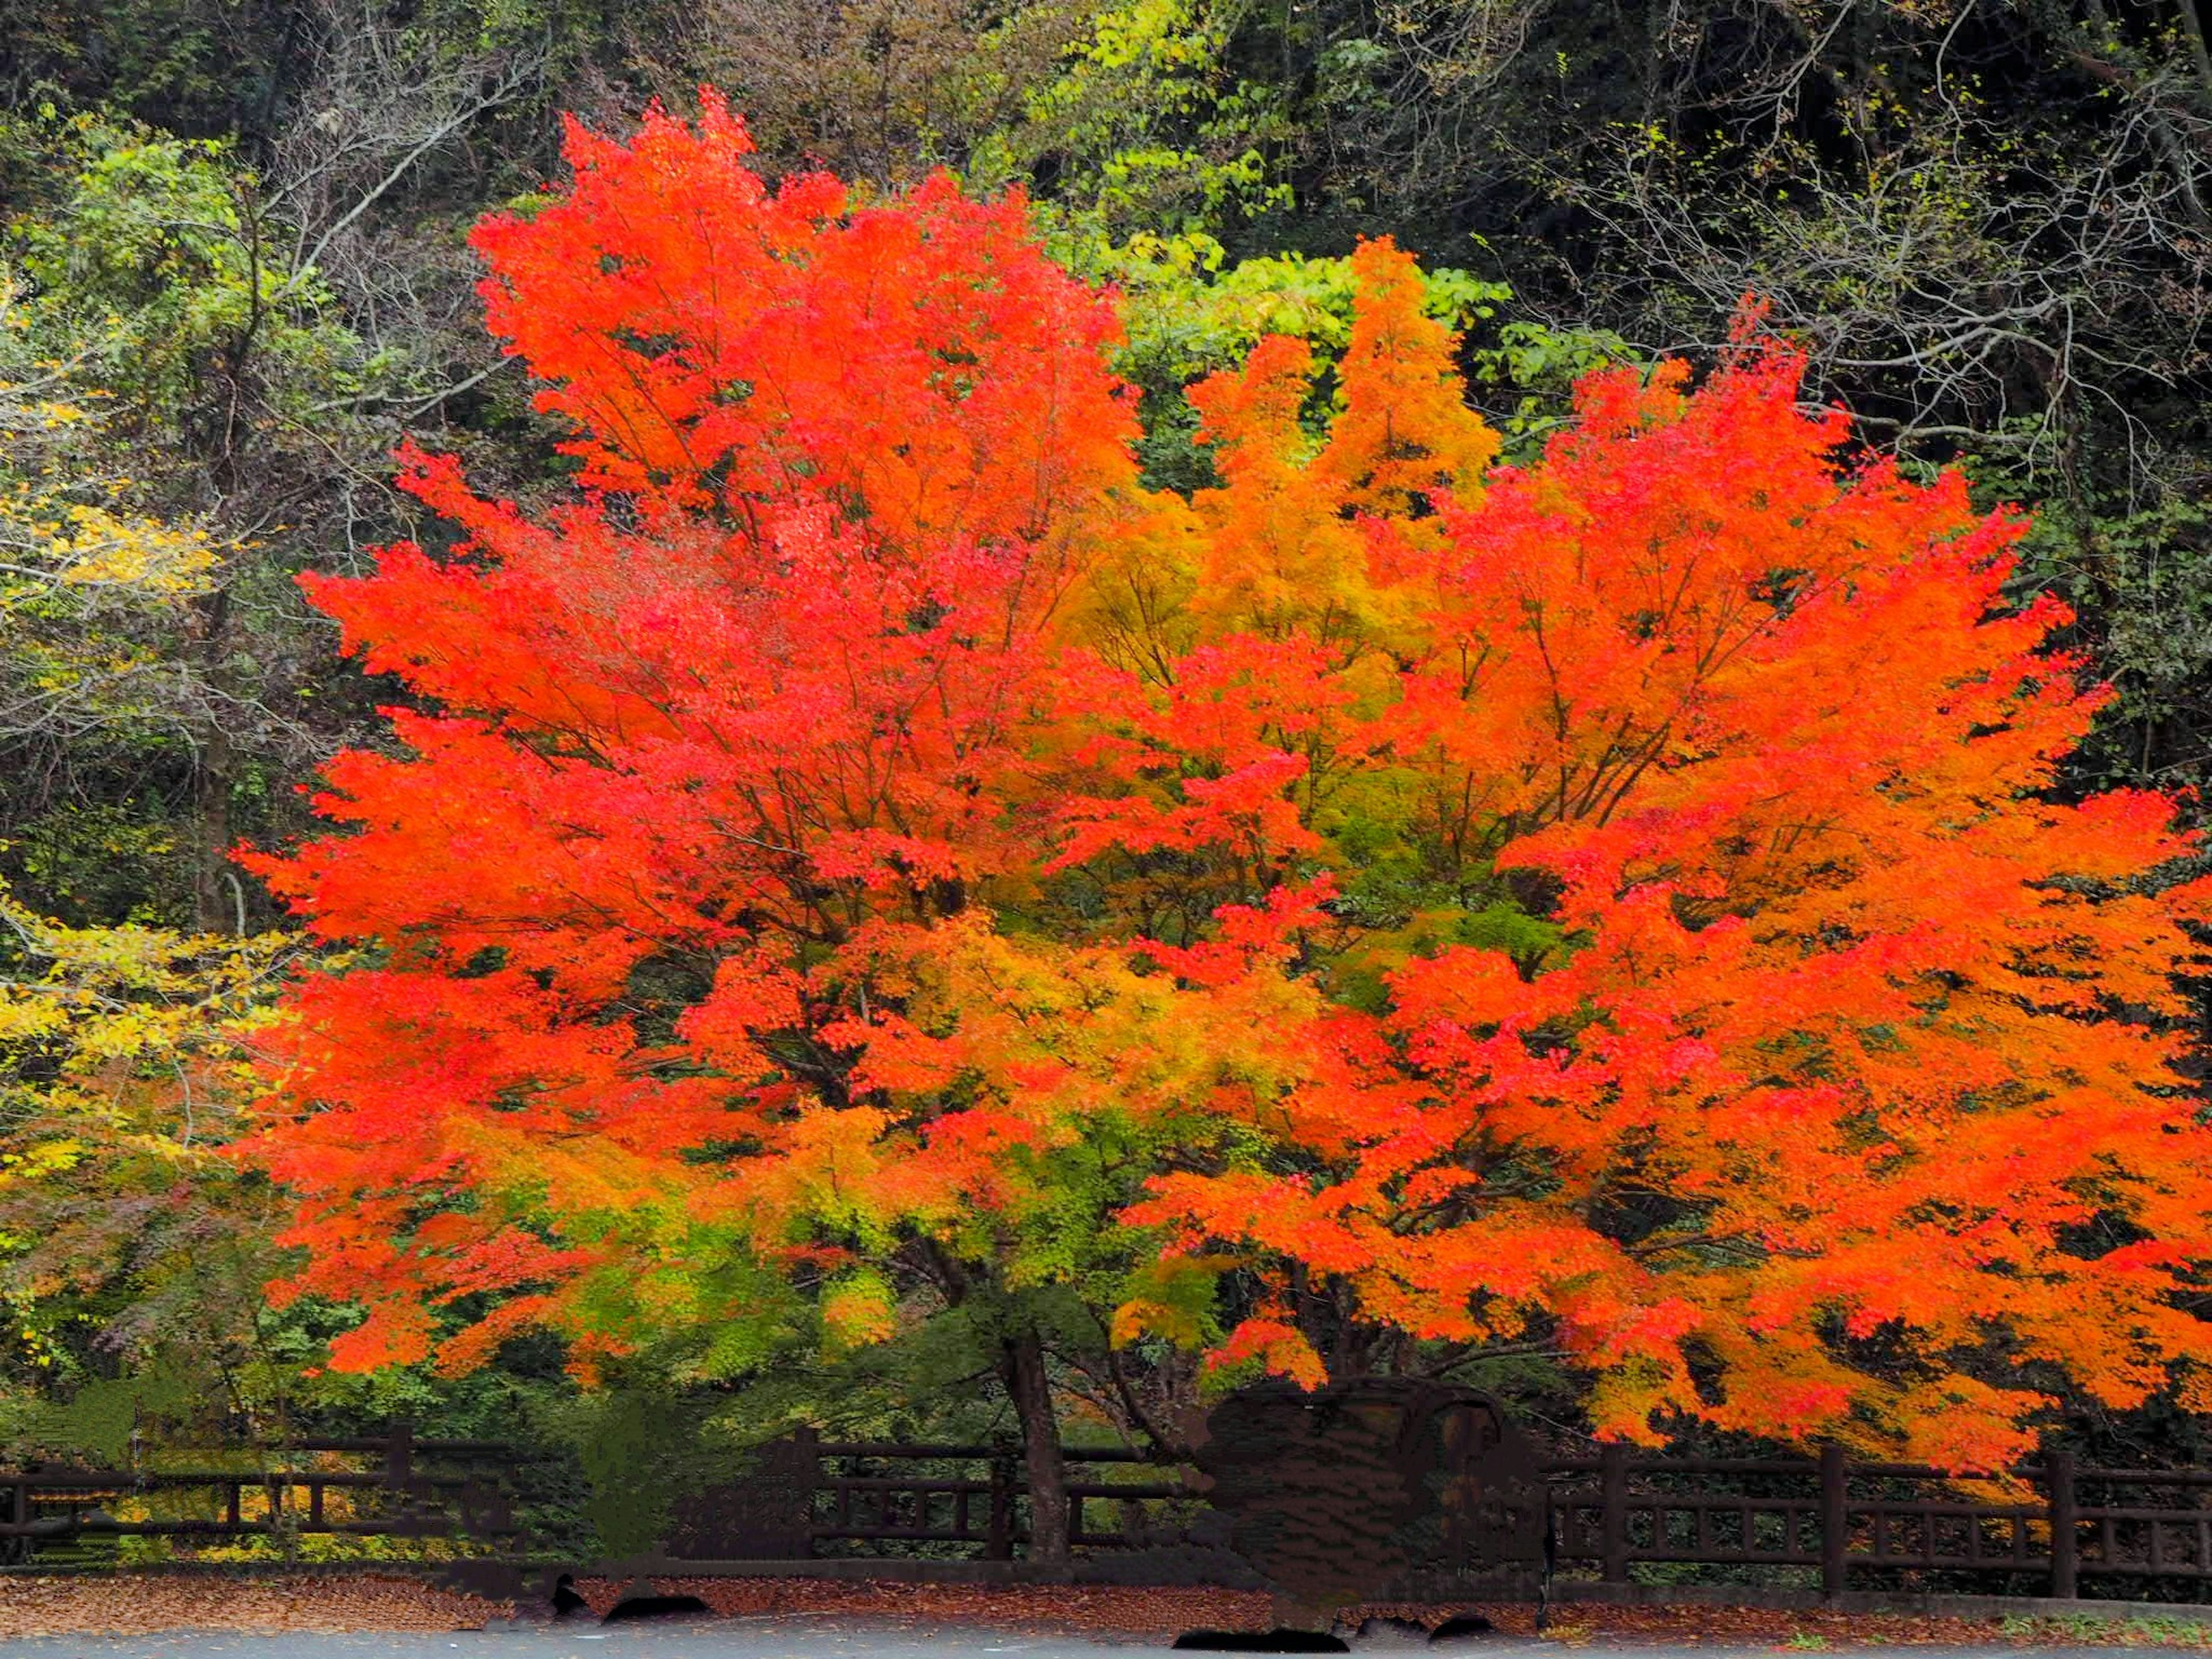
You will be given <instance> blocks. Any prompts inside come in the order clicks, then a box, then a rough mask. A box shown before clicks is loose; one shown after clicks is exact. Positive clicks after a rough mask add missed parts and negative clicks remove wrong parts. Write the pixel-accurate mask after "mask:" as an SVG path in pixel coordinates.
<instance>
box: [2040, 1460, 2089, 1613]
mask: <svg viewBox="0 0 2212 1659" xmlns="http://www.w3.org/2000/svg"><path fill="white" fill-rule="evenodd" d="M2043 1472H2044V1478H2045V1480H2048V1481H2049V1482H2050V1483H2051V1595H2055V1596H2057V1597H2058V1598H2059V1599H2060V1600H2061V1601H2072V1600H2073V1599H2074V1598H2075V1596H2076V1595H2080V1594H2081V1589H2080V1585H2079V1583H2078V1578H2079V1574H2080V1571H2081V1528H2080V1524H2079V1510H2077V1509H2076V1507H2075V1492H2074V1454H2073V1453H2072V1452H2062V1451H2055V1452H2052V1453H2051V1454H2049V1455H2047V1456H2046V1457H2045V1459H2044V1462H2043Z"/></svg>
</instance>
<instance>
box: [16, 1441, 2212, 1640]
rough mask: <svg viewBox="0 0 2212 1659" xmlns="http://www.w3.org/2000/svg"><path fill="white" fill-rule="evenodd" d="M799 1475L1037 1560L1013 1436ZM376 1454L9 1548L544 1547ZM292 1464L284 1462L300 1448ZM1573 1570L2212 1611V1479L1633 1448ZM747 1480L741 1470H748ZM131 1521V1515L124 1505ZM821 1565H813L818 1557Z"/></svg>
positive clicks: (420, 1468) (1103, 1460)
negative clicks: (373, 1543) (251, 1544)
mask: <svg viewBox="0 0 2212 1659" xmlns="http://www.w3.org/2000/svg"><path fill="white" fill-rule="evenodd" d="M782 1449H783V1452H784V1453H785V1455H786V1461H785V1463H784V1465H783V1466H782V1467H783V1468H785V1469H786V1470H787V1471H790V1472H792V1473H793V1474H794V1475H795V1479H794V1480H792V1482H791V1484H792V1485H793V1486H795V1487H796V1491H795V1492H793V1493H791V1494H790V1496H791V1497H793V1498H795V1500H796V1510H795V1511H794V1515H793V1518H794V1520H795V1522H796V1524H795V1525H794V1526H793V1527H792V1528H790V1530H789V1532H788V1534H787V1536H788V1537H789V1539H790V1543H789V1547H788V1548H787V1550H781V1551H778V1552H776V1553H778V1554H779V1555H780V1556H782V1555H787V1556H788V1557H789V1558H790V1559H793V1561H794V1564H795V1563H796V1561H798V1560H802V1559H818V1558H821V1557H824V1556H831V1555H854V1554H860V1555H864V1556H865V1555H873V1556H890V1555H907V1556H912V1555H915V1554H926V1555H927V1554H935V1555H943V1554H946V1553H959V1554H963V1555H966V1556H968V1557H969V1558H970V1559H982V1560H986V1561H1012V1560H1014V1559H1018V1558H1019V1557H1020V1556H1021V1555H1022V1554H1023V1553H1024V1545H1025V1544H1026V1541H1027V1537H1028V1532H1029V1526H1028V1491H1027V1482H1026V1480H1025V1479H1024V1470H1023V1465H1022V1462H1021V1459H1020V1457H1019V1455H1018V1452H1017V1451H1016V1450H1015V1449H1013V1448H1012V1447H1011V1446H1009V1445H1006V1444H1003V1443H1002V1444H998V1445H927V1444H914V1443H890V1442H883V1443H869V1442H834V1441H824V1440H821V1439H819V1438H817V1437H815V1436H813V1435H812V1434H811V1433H808V1432H805V1431H802V1432H801V1433H800V1434H799V1435H797V1436H795V1437H793V1439H792V1440H791V1441H790V1442H788V1443H785V1445H784V1446H783V1448H782ZM287 1450H288V1451H289V1452H291V1453H297V1454H301V1455H305V1454H313V1453H331V1452H335V1453H345V1454H351V1455H355V1456H356V1457H357V1458H368V1459H373V1460H374V1462H375V1467H374V1468H358V1469H355V1470H350V1471H349V1470H343V1469H336V1468H299V1467H285V1468H277V1469H275V1470H273V1471H270V1472H260V1471H252V1470H240V1469H237V1468H230V1469H219V1468H199V1469H191V1470H165V1471H157V1472H133V1473H123V1472H118V1471H112V1470H85V1469H42V1468H26V1469H0V1510H4V1518H0V1552H4V1553H5V1554H6V1555H7V1556H8V1557H9V1558H10V1559H18V1560H21V1559H27V1556H28V1553H29V1552H30V1551H31V1550H32V1549H33V1548H35V1547H41V1546H52V1545H58V1544H64V1543H67V1542H69V1541H75V1540H79V1539H83V1538H88V1537H100V1536H118V1537H133V1536H136V1537H173V1538H179V1539H189V1540H192V1541H216V1540H222V1539H249V1538H256V1537H265V1538H275V1537H279V1536H282V1535H283V1534H288V1533H289V1534H315V1533H331V1534H354V1535H357V1536H386V1537H417V1538H419V1537H434V1536H447V1537H455V1538H465V1539H470V1540H473V1541H477V1542H478V1543H479V1544H481V1545H483V1546H485V1547H489V1548H490V1549H492V1550H494V1551H496V1552H501V1553H513V1552H514V1551H515V1550H516V1549H517V1548H518V1547H520V1545H521V1544H522V1543H523V1541H524V1537H525V1534H524V1531H523V1528H522V1527H521V1525H520V1522H518V1519H517V1516H516V1512H515V1504H514V1500H513V1494H512V1489H511V1486H510V1483H509V1481H508V1480H507V1477H506V1475H505V1474H504V1473H503V1472H502V1471H503V1468H505V1467H507V1466H512V1465H513V1464H515V1463H517V1462H521V1461H524V1460H522V1459H520V1457H518V1455H516V1454H515V1453H513V1451H511V1450H509V1449H507V1448H504V1447H501V1446H499V1445H496V1444H492V1443H481V1442H463V1441H430V1440H416V1439H415V1438H414V1437H412V1436H411V1435H410V1433H409V1431H407V1430H406V1429H404V1428H398V1429H395V1430H393V1431H392V1432H391V1433H390V1434H388V1435H386V1436H384V1437H377V1438H372V1439H355V1440H305V1441H297V1442H293V1443H290V1444H289V1448H288V1449H287ZM1065 1455H1066V1459H1067V1462H1068V1464H1069V1466H1070V1474H1071V1476H1072V1477H1073V1478H1072V1479H1071V1480H1069V1482H1068V1497H1069V1499H1070V1504H1071V1517H1070V1518H1071V1525H1072V1541H1073V1543H1074V1545H1075V1546H1076V1547H1077V1549H1078V1551H1079V1553H1084V1554H1091V1555H1097V1554H1100V1553H1109V1552H1118V1551H1121V1550H1123V1549H1127V1548H1129V1547H1143V1546H1152V1547H1158V1546H1159V1545H1160V1544H1161V1543H1162V1542H1163V1541H1164V1539H1165V1538H1167V1537H1170V1536H1171V1535H1172V1534H1173V1531H1174V1528H1175V1526H1176V1523H1177V1522H1178V1521H1179V1520H1180V1519H1182V1518H1185V1517H1187V1516H1188V1515H1189V1514H1190V1513H1192V1512H1193V1510H1194V1506H1195V1505H1196V1504H1199V1503H1201V1502H1202V1501H1203V1498H1202V1494H1201V1493H1200V1491H1199V1488H1198V1484H1197V1483H1195V1482H1194V1481H1193V1480H1190V1479H1189V1478H1188V1472H1187V1471H1185V1470H1182V1469H1178V1468H1174V1467H1171V1466H1164V1465H1159V1464H1157V1463H1154V1462H1152V1461H1151V1460H1150V1459H1148V1458H1147V1456H1146V1455H1145V1454H1144V1453H1142V1452H1139V1451H1135V1450H1129V1449H1116V1448H1105V1449H1100V1448H1090V1449H1076V1448H1070V1449H1068V1450H1067V1451H1066V1454H1065ZM280 1461H281V1458H280ZM1543 1468H1544V1474H1545V1476H1546V1479H1547V1482H1548V1485H1549V1490H1550V1498H1551V1511H1552V1526H1553V1537H1554V1539H1555V1541H1556V1553H1557V1559H1558V1565H1559V1571H1561V1572H1562V1573H1564V1574H1565V1575H1568V1576H1571V1577H1596V1578H1597V1579H1599V1580H1601V1581H1603V1582H1608V1583H1631V1582H1633V1581H1634V1580H1635V1579H1636V1578H1638V1577H1642V1576H1646V1575H1642V1574H1639V1573H1638V1571H1637V1570H1638V1568H1639V1567H1645V1568H1659V1569H1663V1570H1668V1571H1674V1570H1679V1569H1682V1568H1698V1569H1709V1570H1713V1571H1719V1572H1723V1573H1725V1574H1726V1575H1727V1576H1728V1577H1729V1578H1730V1579H1731V1580H1732V1581H1733V1582H1736V1583H1759V1582H1765V1583H1778V1584H1784V1585H1794V1586H1798V1587H1804V1588H1812V1587H1817V1588H1819V1589H1821V1590H1823V1591H1825V1592H1826V1593H1828V1594H1830V1595H1835V1594H1838V1593H1840V1592H1842V1591H1844V1590H1847V1589H1899V1588H1944V1589H1968V1588H1970V1587H1978V1586H1986V1587H1988V1588H1990V1589H1992V1590H1998V1591H2002V1592H2003V1593H2007V1594H2013V1595H2020V1594H2031V1595H2051V1596H2057V1597H2063V1598H2071V1597H2075V1596H2077V1595H2081V1594H2083V1593H2084V1591H2085V1589H2086V1590H2087V1591H2088V1592H2089V1593H2092V1594H2104V1595H2125V1596H2130V1597H2136V1598H2142V1597H2154V1598H2158V1599H2171V1600H2193V1599H2197V1598H2199V1597H2203V1598H2204V1599H2208V1600H2212V1594H2208V1593H2207V1591H2206V1589H2205V1587H2206V1586H2207V1585H2208V1584H2212V1470H2200V1469H2179V1470H2174V1469H2165V1470H2160V1469H2115V1468H2090V1467H2083V1466H2080V1465H2077V1463H2076V1462H2075V1460H2074V1459H2073V1458H2072V1457H2071V1456H2070V1455H2066V1454H2063V1453H2058V1454H2053V1455H2050V1456H2048V1457H2047V1458H2045V1461H2044V1462H2042V1463H2040V1464H2038V1465H2035V1466H2033V1467H2029V1468H2021V1469H2019V1470H2015V1471H2014V1472H2013V1473H2012V1474H2011V1475H2009V1476H2008V1477H2007V1478H2006V1479H2005V1480H2002V1481H1995V1480H1992V1481H1984V1482H1972V1483H1970V1482H1962V1481H1960V1480H1958V1479H1956V1478H1954V1477H1952V1476H1949V1475H1947V1474H1944V1473H1943V1472H1942V1471H1941V1470H1938V1469H1934V1468H1926V1467H1923V1466H1918V1465H1910V1464H1896V1463H1873V1462H1849V1461H1846V1460H1845V1459H1844V1457H1843V1455H1841V1454H1840V1453H1838V1452H1837V1451H1834V1450H1830V1451H1829V1452H1827V1453H1826V1454H1825V1455H1822V1456H1820V1457H1819V1458H1817V1459H1771V1460H1762V1459H1735V1460H1730V1459H1682V1458H1665V1457H1652V1456H1646V1455H1640V1454H1635V1453H1631V1452H1628V1451H1626V1450H1625V1449H1621V1448H1619V1447H1612V1448H1608V1449H1606V1450H1605V1451H1604V1452H1603V1454H1602V1455H1598V1456H1586V1457H1560V1458H1553V1459H1550V1460H1547V1462H1545V1463H1544V1466H1543ZM741 1485H742V1483H741ZM115 1510H129V1511H130V1513H129V1514H127V1515H118V1514H116V1513H114V1512H113V1511H115ZM801 1571H803V1569H801Z"/></svg>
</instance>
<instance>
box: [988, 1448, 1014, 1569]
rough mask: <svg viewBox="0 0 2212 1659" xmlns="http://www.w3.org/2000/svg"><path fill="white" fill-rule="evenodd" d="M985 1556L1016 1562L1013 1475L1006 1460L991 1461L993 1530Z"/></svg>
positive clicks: (1001, 1458)
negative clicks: (1014, 1560)
mask: <svg viewBox="0 0 2212 1659" xmlns="http://www.w3.org/2000/svg"><path fill="white" fill-rule="evenodd" d="M983 1555H984V1559H987V1560H991V1561H1011V1560H1012V1559H1014V1471H1013V1465H1012V1460H1011V1459H1009V1458H1006V1457H1004V1456H999V1457H994V1458H993V1459H992V1460H991V1528H990V1533H989V1535H988V1537H987V1540H986V1541H985V1543H984V1545H983Z"/></svg>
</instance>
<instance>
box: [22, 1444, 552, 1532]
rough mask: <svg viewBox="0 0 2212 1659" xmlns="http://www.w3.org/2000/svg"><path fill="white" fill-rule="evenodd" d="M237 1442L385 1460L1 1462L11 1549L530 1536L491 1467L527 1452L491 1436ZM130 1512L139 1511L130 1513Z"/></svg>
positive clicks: (267, 1450)
mask: <svg viewBox="0 0 2212 1659" xmlns="http://www.w3.org/2000/svg"><path fill="white" fill-rule="evenodd" d="M230 1450H231V1452H232V1454H233V1455H253V1454H255V1453H260V1454H264V1455H272V1456H276V1457H286V1456H292V1455H313V1454H316V1453H341V1454H349V1455H354V1456H356V1457H362V1456H366V1457H368V1458H373V1459H374V1461H375V1462H376V1465H377V1467H375V1468H373V1469H355V1470H348V1469H337V1468H262V1469H240V1468H197V1469H193V1468H185V1469H148V1470H118V1469H85V1468H47V1467H45V1466H43V1465H33V1466H29V1467H26V1468H15V1469H0V1559H7V1560H14V1561H18V1562H21V1561H25V1560H27V1559H30V1557H31V1555H32V1553H33V1552H34V1551H35V1550H37V1549H38V1548H39V1547H40V1546H53V1545H58V1544H70V1543H75V1542H77V1541H81V1540H84V1539H88V1538H102V1537H107V1538H179V1539H190V1540H192V1541H209V1542H214V1541H235V1540H241V1539H253V1538H270V1539H277V1538H283V1537H286V1536H298V1535H301V1534H349V1535H352V1536H356V1537H386V1538H430V1537H459V1538H466V1539H470V1540H473V1541H477V1542H479V1543H482V1544H485V1545H488V1546H489V1547H492V1548H494V1549H498V1548H501V1547H511V1546H512V1545H513V1542H514V1541H516V1540H517V1539H518V1538H519V1537H520V1534H521V1528H520V1525H519V1524H518V1523H517V1522H516V1519H515V1515H514V1504H513V1495H512V1493H511V1492H510V1491H509V1489H508V1487H507V1483H506V1482H505V1481H504V1480H502V1479H501V1478H500V1477H499V1476H498V1475H497V1474H495V1473H491V1472H489V1471H493V1470H496V1469H497V1468H500V1467H501V1466H504V1465H510V1464H513V1462H517V1461H518V1458H517V1455H516V1454H515V1453H513V1451H511V1450H510V1449H507V1448H506V1447H504V1446H501V1445H498V1444H496V1443H491V1442H485V1441H465V1440H417V1439H416V1438H415V1437H414V1435H413V1434H412V1433H411V1432H410V1431H409V1430H408V1429H406V1428H405V1427H404V1426H402V1427H397V1428H394V1429H393V1430H392V1431H390V1432H389V1433H388V1434H386V1435H382V1436H379V1437H374V1438H371V1439H303V1440H293V1441H288V1442H286V1443H284V1445H283V1446H282V1447H251V1446H248V1447H237V1448H232V1449H230ZM426 1465H427V1466H428V1467H427V1468H426V1467H425V1466H426ZM115 1510H129V1511H133V1513H131V1514H127V1515H121V1516H118V1515H117V1514H116V1513H114V1511H115ZM142 1511H143V1512H142Z"/></svg>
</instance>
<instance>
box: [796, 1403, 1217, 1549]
mask: <svg viewBox="0 0 2212 1659" xmlns="http://www.w3.org/2000/svg"><path fill="white" fill-rule="evenodd" d="M793 1438H794V1439H795V1440H797V1441H798V1443H799V1444H800V1445H801V1446H806V1445H811V1446H812V1448H813V1450H814V1455H815V1456H816V1458H817V1471H818V1473H817V1482H816V1486H815V1498H814V1502H813V1504H812V1506H811V1515H810V1516H809V1524H808V1527H807V1531H808V1533H809V1534H810V1535H811V1538H812V1539H814V1540H816V1541H854V1542H870V1541H890V1540H902V1541H908V1542H911V1543H932V1544H973V1545H977V1546H980V1547H981V1551H982V1555H983V1559H985V1560H995V1561H1005V1560H1011V1559H1013V1555H1014V1551H1015V1547H1016V1546H1017V1545H1018V1544H1019V1543H1021V1542H1023V1541H1025V1540H1026V1539H1027V1537H1028V1535H1029V1528H1028V1525H1027V1522H1026V1519H1025V1517H1024V1514H1023V1510H1024V1509H1025V1508H1026V1501H1027V1498H1028V1493H1029V1484H1028V1480H1027V1479H1026V1476H1025V1474H1024V1468H1023V1465H1022V1460H1021V1456H1020V1455H1019V1453H1018V1452H1017V1451H1016V1450H1014V1449H1012V1448H1011V1447H1009V1446H1005V1445H997V1446H978V1445H908V1444H903V1443H893V1442H875V1441H825V1440H818V1439H816V1438H814V1437H813V1436H812V1435H811V1434H810V1433H809V1432H808V1431H805V1430H801V1431H799V1434H798V1435H796V1436H794V1437H793ZM1060 1455H1061V1456H1062V1458H1063V1459H1064V1460H1065V1461H1066V1462H1067V1464H1068V1465H1069V1466H1070V1467H1071V1468H1076V1469H1079V1468H1093V1467H1100V1468H1103V1467H1106V1466H1109V1465H1115V1464H1122V1465H1127V1464H1133V1463H1146V1462H1151V1459H1150V1458H1149V1457H1148V1456H1147V1455H1146V1454H1145V1453H1144V1452H1141V1451H1133V1450H1129V1449H1123V1448H1120V1447H1106V1448H1092V1449H1080V1448H1075V1447H1069V1448H1066V1449H1063V1450H1062V1452H1061V1454H1060ZM900 1462H910V1463H911V1462H931V1463H938V1464H965V1465H969V1466H970V1467H971V1469H973V1470H975V1471H979V1472H976V1473H969V1474H962V1475H945V1474H927V1475H925V1474H898V1473H891V1472H890V1471H889V1470H886V1471H885V1472H884V1473H882V1474H875V1473H869V1474H860V1473H856V1472H855V1470H856V1469H867V1468H874V1467H876V1466H880V1465H896V1464H898V1463H900ZM823 1463H830V1464H836V1465H841V1466H842V1468H836V1469H823V1468H821V1465H822V1464H823ZM1170 1473H1172V1472H1171V1471H1170ZM1189 1496H1191V1492H1190V1488H1189V1487H1188V1484H1187V1483H1186V1482H1185V1481H1184V1480H1182V1479H1181V1478H1180V1477H1179V1476H1178V1477H1177V1478H1175V1479H1172V1480H1154V1481H1102V1480H1080V1479H1077V1480H1070V1481H1068V1483H1067V1499H1068V1541H1069V1542H1070V1543H1072V1544H1073V1545H1076V1546H1078V1547H1083V1548H1090V1549H1114V1548H1118V1547H1124V1546H1127V1545H1131V1544H1134V1543H1137V1542H1139V1541H1141V1538H1142V1529H1143V1514H1144V1511H1143V1508H1142V1506H1143V1504H1145V1503H1146V1502H1147V1501H1148V1500H1157V1499H1166V1498H1188V1497H1189ZM1097 1504H1112V1505H1113V1506H1114V1507H1115V1510H1117V1511H1118V1513H1117V1514H1116V1515H1115V1520H1114V1523H1113V1524H1112V1525H1110V1526H1108V1527H1103V1528H1093V1527H1092V1526H1091V1524H1090V1520H1091V1515H1092V1513H1093V1506H1094V1505H1097Z"/></svg>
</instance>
